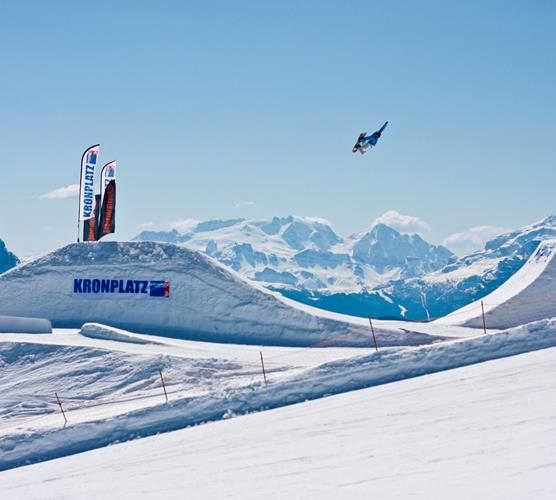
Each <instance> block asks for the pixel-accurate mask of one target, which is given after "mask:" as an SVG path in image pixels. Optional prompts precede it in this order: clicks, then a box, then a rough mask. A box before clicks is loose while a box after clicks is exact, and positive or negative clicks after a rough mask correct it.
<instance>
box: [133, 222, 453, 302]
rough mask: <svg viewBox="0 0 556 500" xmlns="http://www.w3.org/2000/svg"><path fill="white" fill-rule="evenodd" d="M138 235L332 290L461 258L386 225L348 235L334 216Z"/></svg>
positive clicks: (262, 275) (253, 275)
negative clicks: (343, 234) (333, 222)
mask: <svg viewBox="0 0 556 500" xmlns="http://www.w3.org/2000/svg"><path fill="white" fill-rule="evenodd" d="M136 239H137V240H147V241H163V242H170V243H176V244H180V245H184V246H186V247H188V248H192V249H195V250H199V251H201V252H204V253H206V254H207V255H210V256H211V257H214V258H215V259H217V260H219V261H220V262H222V263H223V264H225V265H227V266H229V267H231V268H232V269H234V270H235V271H238V272H240V273H241V274H243V275H244V276H246V277H248V278H250V279H252V280H256V281H260V282H262V283H264V284H266V285H272V286H274V287H275V288H290V289H298V290H300V289H301V290H311V291H319V292H326V293H342V292H346V291H347V292H359V291H362V290H368V289H370V288H372V287H374V286H376V285H379V284H384V283H386V282H388V281H390V280H392V279H401V278H408V277H412V276H420V275H422V274H424V273H428V272H431V271H434V270H436V269H440V268H441V267H443V266H444V265H446V264H447V263H448V262H451V261H452V260H454V255H453V254H452V253H451V252H450V251H449V250H448V249H446V248H444V247H442V246H436V245H430V244H428V243H427V242H425V241H424V240H423V239H422V238H421V237H420V236H418V235H416V234H414V235H405V234H400V233H399V232H397V231H396V230H394V229H392V228H390V227H388V226H386V225H384V224H378V225H376V226H374V227H373V228H372V229H370V230H369V231H364V232H362V233H359V234H356V235H352V236H350V237H349V238H347V239H343V238H342V237H340V236H338V235H337V234H336V233H335V232H334V230H333V229H332V228H331V226H330V224H329V223H328V222H327V221H326V220H323V219H317V218H311V217H293V216H289V217H274V218H273V219H271V220H246V219H230V220H212V221H206V222H200V223H196V224H192V225H191V226H190V227H189V228H187V229H186V230H185V231H184V232H178V231H176V230H175V229H174V230H172V231H160V232H156V231H143V232H142V233H141V234H139V235H138V236H137V238H136Z"/></svg>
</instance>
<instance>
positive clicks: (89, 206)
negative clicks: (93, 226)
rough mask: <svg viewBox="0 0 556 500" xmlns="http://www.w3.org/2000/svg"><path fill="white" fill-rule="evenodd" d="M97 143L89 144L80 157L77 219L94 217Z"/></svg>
mask: <svg viewBox="0 0 556 500" xmlns="http://www.w3.org/2000/svg"><path fill="white" fill-rule="evenodd" d="M99 147H100V145H99V144H95V145H94V146H91V147H90V148H88V149H87V150H85V152H84V153H83V156H82V158H81V181H80V184H79V220H80V221H82V220H89V219H92V218H94V217H95V168H96V166H97V158H98V151H99Z"/></svg>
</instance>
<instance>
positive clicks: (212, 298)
mask: <svg viewBox="0 0 556 500" xmlns="http://www.w3.org/2000/svg"><path fill="white" fill-rule="evenodd" d="M0 314H13V315H25V316H32V317H35V316H36V317H47V318H49V319H50V320H51V321H52V323H53V325H54V326H56V327H62V328H64V327H65V328H80V327H81V325H83V324H84V323H87V322H93V323H103V324H107V325H110V326H114V327H117V328H124V329H126V330H130V331H134V332H139V333H149V334H152V335H166V336H173V337H177V338H188V339H194V340H205V341H216V342H233V343H245V344H265V345H297V346H306V345H312V344H315V343H319V342H322V341H330V340H334V342H335V343H336V345H344V346H349V345H351V346H369V345H371V343H372V339H371V335H370V331H369V328H368V324H367V323H366V320H363V319H360V318H350V317H348V316H342V315H338V314H333V313H328V312H326V311H322V310H319V309H314V308H311V307H308V306H303V305H301V304H298V303H296V302H294V301H291V300H288V299H286V298H284V297H282V296H281V295H280V294H278V293H275V292H270V291H268V290H266V289H264V288H263V287H262V286H260V285H256V284H253V283H251V282H249V281H247V280H246V279H245V278H243V277H241V276H240V275H239V274H237V273H235V272H234V271H231V270H228V269H226V268H224V266H223V265H222V264H220V263H218V262H217V261H215V260H213V259H212V258H210V257H206V256H204V255H202V254H201V253H199V252H197V251H193V250H189V249H187V248H182V247H178V246H176V245H173V244H168V243H154V242H147V241H142V242H125V243H118V242H100V243H77V244H75V243H74V244H71V245H68V246H66V247H63V248H61V249H59V250H56V251H54V252H53V253H50V254H48V255H46V256H44V257H41V258H39V259H37V260H34V261H32V262H29V263H27V264H24V265H21V266H18V267H17V268H15V269H13V270H11V271H8V272H7V273H5V274H3V275H1V276H0ZM378 334H379V335H380V338H381V343H382V345H384V346H388V345H416V344H426V343H430V342H433V341H435V340H441V339H442V337H438V336H434V335H428V334H426V333H419V332H418V331H417V332H413V331H409V328H407V329H402V328H388V327H386V326H385V327H383V328H382V329H381V330H380V331H379V332H378Z"/></svg>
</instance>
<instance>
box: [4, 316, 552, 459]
mask: <svg viewBox="0 0 556 500" xmlns="http://www.w3.org/2000/svg"><path fill="white" fill-rule="evenodd" d="M554 346H556V319H551V320H543V321H539V322H536V323H532V324H528V325H524V326H520V327H517V328H512V329H509V330H507V331H503V332H499V333H496V334H492V335H482V336H478V337H475V338H471V339H467V340H458V341H452V342H445V343H440V344H435V345H431V346H422V347H418V348H398V349H389V350H385V351H381V352H378V353H374V354H372V355H365V356H356V357H352V358H349V359H344V360H338V361H333V362H329V363H325V364H323V365H321V366H319V367H317V368H315V369H311V370H307V371H306V372H304V373H303V374H301V375H297V376H295V377H292V378H290V379H286V380H284V379H282V380H280V381H277V382H273V381H272V378H271V380H270V383H269V384H268V385H266V386H265V385H263V384H250V385H247V386H244V387H238V388H228V389H226V390H224V391H222V390H220V391H216V392H213V393H211V394H205V395H201V396H194V395H193V396H191V397H183V398H181V399H177V400H175V401H171V402H170V404H162V405H157V406H151V407H148V408H142V409H139V410H135V411H130V412H128V413H125V414H120V415H117V416H113V417H111V418H107V419H100V420H95V421H87V422H83V423H77V424H75V425H72V424H71V419H70V424H69V425H68V426H67V427H65V428H50V429H48V430H45V431H42V432H29V431H26V432H21V433H18V432H12V433H9V434H6V435H4V436H3V437H1V438H0V470H3V469H9V468H12V467H17V466H19V465H23V464H27V463H32V462H39V461H43V460H48V459H51V458H56V457H61V456H65V455H71V454H74V453H79V452H82V451H85V450H89V449H93V448H98V447H102V446H106V445H108V444H110V443H114V442H117V441H125V440H130V439H133V438H137V437H142V436H147V435H152V434H156V433H159V432H166V431H171V430H175V429H179V428H183V427H186V426H189V425H194V424H199V423H203V422H206V421H210V420H218V419H222V418H226V417H229V416H233V415H238V414H245V413H248V412H253V411H259V410H263V409H270V408H277V407H280V406H285V405H289V404H294V403H299V402H302V401H305V400H311V399H317V398H321V397H324V396H327V395H332V394H338V393H342V392H347V391H353V390H357V389H362V388H365V387H370V386H375V385H379V384H385V383H389V382H393V381H397V380H402V379H407V378H411V377H416V376H420V375H425V374H429V373H434V372H439V371H442V370H448V369H452V368H457V367H460V366H466V365H470V364H474V363H480V362H484V361H488V360H491V359H497V358H502V357H506V356H512V355H516V354H521V353H524V352H528V351H533V350H537V349H543V348H547V347H554Z"/></svg>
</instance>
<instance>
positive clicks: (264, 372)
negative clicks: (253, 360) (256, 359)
mask: <svg viewBox="0 0 556 500" xmlns="http://www.w3.org/2000/svg"><path fill="white" fill-rule="evenodd" d="M259 354H260V355H261V367H262V369H263V378H264V385H267V381H266V371H265V369H264V359H263V352H262V351H259Z"/></svg>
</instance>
